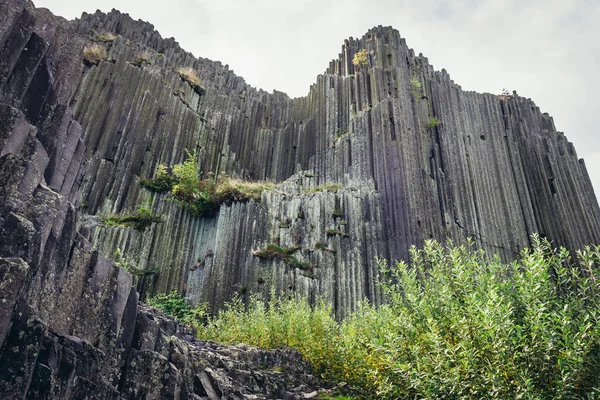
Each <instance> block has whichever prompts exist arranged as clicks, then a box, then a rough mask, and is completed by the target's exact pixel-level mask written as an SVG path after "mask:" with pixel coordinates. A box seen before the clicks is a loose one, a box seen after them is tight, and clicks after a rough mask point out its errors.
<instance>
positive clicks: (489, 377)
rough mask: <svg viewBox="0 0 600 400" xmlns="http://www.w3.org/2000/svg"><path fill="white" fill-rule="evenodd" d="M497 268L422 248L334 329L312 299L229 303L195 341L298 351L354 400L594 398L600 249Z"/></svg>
mask: <svg viewBox="0 0 600 400" xmlns="http://www.w3.org/2000/svg"><path fill="white" fill-rule="evenodd" d="M532 239H533V242H534V244H533V246H532V248H530V249H525V250H523V251H522V253H521V257H520V259H519V260H518V261H515V262H514V263H512V264H508V265H507V264H503V263H501V262H500V261H499V259H498V257H488V256H487V255H486V254H485V253H484V252H483V251H481V250H475V249H474V248H473V244H472V243H469V244H467V245H465V246H453V245H452V244H451V243H449V244H447V245H445V246H444V245H441V244H439V243H436V242H434V241H428V242H426V244H425V246H424V248H423V249H416V248H412V249H411V258H412V259H411V262H410V264H407V263H405V262H397V263H395V264H394V265H393V266H388V263H387V262H385V261H383V260H380V261H379V266H380V268H381V274H382V282H381V290H382V291H383V293H384V295H385V298H386V300H387V303H386V304H385V305H382V306H380V307H374V306H373V305H371V304H369V303H368V302H364V303H362V304H361V305H360V306H359V308H358V309H357V310H356V311H355V312H354V313H353V314H352V315H351V316H350V317H349V318H347V319H346V320H344V321H343V322H341V323H338V322H336V320H335V319H334V317H333V316H332V307H331V305H330V304H328V303H326V302H325V301H323V300H319V301H317V303H316V305H314V306H310V305H309V303H308V301H307V300H306V299H302V298H298V297H291V298H288V297H286V298H285V299H282V298H280V297H278V296H277V295H276V294H275V292H274V291H272V293H271V298H270V300H268V301H267V302H264V301H262V300H261V299H260V298H259V297H256V296H251V299H250V301H249V304H248V305H247V306H245V305H244V304H243V302H242V301H241V300H240V299H239V298H235V299H234V300H233V301H231V302H230V303H229V304H228V305H227V307H226V309H225V310H223V311H221V312H220V314H219V315H218V316H216V317H212V318H208V319H207V320H206V323H203V324H196V326H197V327H199V331H198V334H199V336H200V337H201V338H203V339H210V340H215V341H219V342H224V343H240V342H243V343H246V344H249V345H255V346H259V347H264V348H272V347H278V346H288V347H293V348H296V349H298V350H299V351H301V352H302V354H303V355H304V356H305V357H306V358H307V359H308V360H309V361H310V362H311V363H312V365H313V368H314V373H316V374H318V375H320V376H322V377H324V378H327V379H331V380H335V381H338V382H347V383H348V385H349V386H350V387H352V388H353V389H354V391H355V393H358V394H359V396H362V398H380V399H399V398H411V399H412V398H427V399H481V398H495V399H517V398H523V399H525V398H527V399H550V398H565V399H566V398H573V399H575V398H577V399H584V398H595V397H596V396H598V395H600V374H598V371H599V370H600V286H599V279H600V272H599V269H598V268H599V267H600V246H597V247H588V248H586V249H584V250H582V251H579V252H577V260H578V264H577V265H575V262H574V260H573V259H572V258H571V255H570V254H569V252H568V251H567V250H565V249H563V248H560V249H552V248H551V246H550V244H549V243H548V242H547V241H545V240H540V239H538V238H537V237H533V238H532Z"/></svg>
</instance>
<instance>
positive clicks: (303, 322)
mask: <svg viewBox="0 0 600 400" xmlns="http://www.w3.org/2000/svg"><path fill="white" fill-rule="evenodd" d="M198 336H199V338H200V339H205V340H216V341H219V342H223V343H246V344H249V345H253V346H258V347H262V348H265V349H271V348H275V347H282V346H285V347H293V348H295V349H298V350H300V351H301V352H302V354H303V355H304V356H305V357H306V358H307V359H308V360H309V361H310V362H311V364H312V366H313V368H315V370H317V371H322V370H324V369H325V368H326V367H327V366H328V364H329V361H328V359H329V357H330V349H331V348H330V347H329V346H330V345H331V344H332V343H333V342H334V340H335V338H336V337H337V336H338V326H337V323H336V322H335V319H334V318H333V316H332V308H331V305H329V304H327V303H326V302H325V301H323V300H318V301H317V302H316V305H315V306H313V307H311V306H310V305H309V304H308V302H307V301H306V300H305V299H302V298H299V297H291V298H286V299H282V298H280V297H278V296H277V295H276V293H275V291H274V290H273V289H271V296H270V300H269V301H268V302H265V301H263V300H261V299H260V298H259V297H257V296H255V295H252V296H250V301H249V304H248V306H247V310H246V308H245V307H244V304H243V303H242V301H241V299H240V298H239V297H235V298H234V299H233V300H232V301H231V302H229V303H228V304H227V305H226V308H225V309H224V310H222V311H221V312H220V313H219V316H218V317H214V318H211V319H209V321H208V323H207V325H206V326H204V327H203V328H201V329H200V330H199V332H198Z"/></svg>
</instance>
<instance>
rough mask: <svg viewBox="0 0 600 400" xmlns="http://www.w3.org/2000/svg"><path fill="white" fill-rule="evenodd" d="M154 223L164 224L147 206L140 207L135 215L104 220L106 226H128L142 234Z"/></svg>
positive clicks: (116, 216) (113, 216)
mask: <svg viewBox="0 0 600 400" xmlns="http://www.w3.org/2000/svg"><path fill="white" fill-rule="evenodd" d="M153 223H162V220H161V219H160V218H159V217H157V216H156V215H154V214H153V213H152V210H150V209H149V208H147V207H145V206H139V207H138V209H137V211H136V213H135V214H134V215H124V216H118V215H111V216H109V217H106V218H104V225H105V226H127V227H130V228H133V229H135V230H138V231H141V232H143V231H145V230H146V228H148V227H150V226H151V225H152V224H153Z"/></svg>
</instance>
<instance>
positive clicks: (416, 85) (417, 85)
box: [409, 75, 423, 100]
mask: <svg viewBox="0 0 600 400" xmlns="http://www.w3.org/2000/svg"><path fill="white" fill-rule="evenodd" d="M409 82H410V94H411V95H412V96H413V97H414V98H415V100H416V99H419V98H421V96H422V95H423V88H422V85H421V81H420V80H419V78H418V77H417V76H416V75H415V76H413V77H412V78H410V81H409Z"/></svg>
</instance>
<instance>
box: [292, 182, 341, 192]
mask: <svg viewBox="0 0 600 400" xmlns="http://www.w3.org/2000/svg"><path fill="white" fill-rule="evenodd" d="M343 188H344V185H342V184H340V183H327V184H325V185H321V186H317V187H314V188H311V189H308V190H305V191H304V192H302V193H305V194H310V193H318V192H326V191H327V192H333V193H336V192H337V191H338V190H341V189H343Z"/></svg>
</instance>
